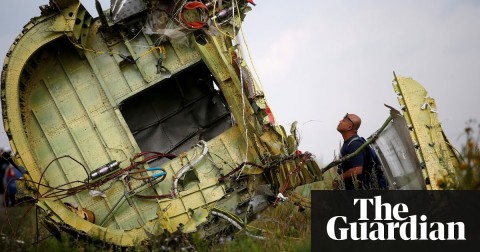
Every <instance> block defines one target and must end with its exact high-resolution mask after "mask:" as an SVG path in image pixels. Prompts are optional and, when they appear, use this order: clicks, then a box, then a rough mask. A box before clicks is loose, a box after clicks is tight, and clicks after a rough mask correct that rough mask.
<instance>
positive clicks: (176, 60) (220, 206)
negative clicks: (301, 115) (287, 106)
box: [1, 0, 458, 246]
mask: <svg viewBox="0 0 480 252" xmlns="http://www.w3.org/2000/svg"><path fill="white" fill-rule="evenodd" d="M96 4H97V10H98V12H99V16H98V17H97V18H92V16H91V15H90V14H89V13H88V12H87V10H86V9H85V8H84V7H83V5H82V4H81V3H80V2H79V1H78V0H51V1H50V4H49V5H46V6H41V7H40V9H41V16H39V17H35V18H33V19H31V21H30V22H29V23H28V24H27V25H25V27H24V29H23V30H22V32H21V34H20V35H19V36H18V37H17V38H16V39H15V42H14V43H13V45H12V46H11V47H10V49H9V51H8V53H7V56H6V58H5V62H4V66H3V72H2V76H1V82H2V89H1V100H2V109H3V122H4V126H5V131H6V133H7V135H8V137H9V139H10V146H11V148H12V151H13V153H14V156H13V157H12V158H11V162H12V163H14V164H16V165H17V167H18V168H19V169H26V170H24V172H25V173H24V178H23V179H21V180H18V181H17V185H18V186H19V187H20V189H21V190H20V191H21V193H22V194H24V195H29V196H30V197H32V198H34V199H35V202H36V204H37V206H38V207H39V208H40V209H42V210H43V213H44V214H43V219H44V223H45V224H46V226H47V227H48V228H49V229H50V230H52V231H53V232H55V230H63V231H68V232H74V233H76V234H77V235H81V236H85V237H90V238H94V239H99V240H103V241H107V242H110V243H112V244H116V245H119V246H133V245H135V244H136V243H138V242H142V241H148V240H149V239H151V238H152V237H155V235H160V234H163V233H173V232H183V233H190V232H198V233H200V234H201V235H202V236H211V235H214V234H216V233H219V232H220V231H222V230H225V229H227V228H232V229H245V230H246V232H247V234H251V235H254V236H255V235H257V234H256V233H255V232H254V230H249V228H248V226H247V225H246V223H247V222H248V221H249V220H251V219H252V218H253V216H255V215H256V213H258V212H260V211H262V210H264V209H265V208H267V207H269V206H272V205H275V204H277V203H278V201H281V200H285V199H287V198H288V199H289V200H291V201H294V203H296V204H299V205H305V206H308V202H306V201H305V200H303V199H301V198H299V197H297V196H296V195H295V194H292V193H291V191H292V190H293V189H294V188H296V187H298V186H300V185H304V184H308V183H312V182H315V181H320V180H322V172H325V171H326V170H327V169H328V168H329V167H327V168H324V169H323V170H321V169H320V168H319V167H318V166H317V164H316V163H315V161H314V160H313V159H312V155H311V154H310V153H308V152H304V153H302V152H300V151H298V150H297V147H298V141H297V138H296V130H295V127H292V129H291V130H290V134H287V133H286V132H285V130H284V129H283V127H282V126H280V125H277V124H275V119H274V116H273V114H272V113H271V110H270V108H269V107H268V105H267V102H266V100H265V96H264V94H263V91H262V90H261V88H260V87H259V85H258V84H257V82H256V81H255V78H253V76H252V74H251V73H250V71H249V69H248V67H247V66H246V64H245V61H244V60H243V54H242V53H241V46H240V44H239V43H238V41H239V39H237V38H236V36H237V35H238V34H237V33H238V31H239V28H240V25H241V23H242V21H243V19H244V17H245V13H246V12H247V11H249V10H250V9H251V7H252V5H254V3H253V1H251V0H250V1H245V0H239V1H212V0H207V1H173V0H171V1H155V0H150V1H147V0H145V1H142V0H128V1H126V0H112V1H111V8H110V10H107V11H103V10H102V7H101V6H100V4H99V2H98V1H97V2H96ZM394 87H395V91H396V92H397V94H398V95H399V100H400V104H401V106H402V112H403V115H401V114H400V113H399V112H396V111H395V110H391V111H392V112H391V114H392V115H391V117H390V118H389V119H388V120H387V121H386V124H385V125H384V127H382V130H381V132H380V131H379V132H377V133H376V134H374V135H373V137H372V138H371V140H372V141H373V140H375V141H374V144H375V147H376V150H377V152H379V155H380V156H381V158H382V163H383V166H384V168H385V170H386V171H385V172H386V174H387V178H388V180H389V182H390V188H391V189H442V188H448V187H450V186H452V185H454V184H455V183H456V179H455V166H457V165H458V161H457V159H456V156H455V153H454V152H453V150H452V148H451V146H450V145H449V144H448V141H447V140H446V138H445V136H444V135H443V132H442V130H441V128H440V124H439V122H438V120H437V117H436V114H435V104H434V102H433V99H430V98H425V97H426V92H425V90H424V89H423V88H422V87H421V86H420V85H419V84H418V83H416V82H414V81H413V80H411V79H408V78H401V77H395V80H394ZM293 125H295V124H293ZM398 154H401V155H398ZM152 239H153V238H152Z"/></svg>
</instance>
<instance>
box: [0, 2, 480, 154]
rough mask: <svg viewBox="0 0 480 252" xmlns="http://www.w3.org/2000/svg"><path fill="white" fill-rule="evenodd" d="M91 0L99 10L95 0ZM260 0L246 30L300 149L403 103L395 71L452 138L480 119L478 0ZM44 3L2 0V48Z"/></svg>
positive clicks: (374, 121) (372, 126) (370, 122)
mask: <svg viewBox="0 0 480 252" xmlns="http://www.w3.org/2000/svg"><path fill="white" fill-rule="evenodd" d="M83 2H84V3H85V4H86V5H88V9H91V10H94V8H93V6H94V2H95V1H94V0H84V1H83ZM101 2H102V3H103V5H104V7H107V6H108V3H109V1H108V0H106V1H105V0H104V1H101ZM255 2H256V3H257V6H256V7H253V10H252V11H251V12H249V13H248V14H247V18H246V20H245V22H244V32H245V36H246V39H247V43H248V45H249V48H250V51H251V53H252V57H253V60H254V63H255V66H256V68H257V70H258V73H259V75H260V78H261V80H262V83H263V86H264V88H265V93H266V96H267V99H268V102H269V104H270V107H271V108H272V111H273V113H274V114H275V116H276V119H277V121H278V122H279V123H280V124H282V125H284V127H285V128H286V130H287V131H288V130H289V127H290V123H291V122H293V121H298V122H299V128H300V131H301V137H302V142H301V145H300V149H301V150H303V151H310V152H312V153H313V154H316V155H317V156H318V157H320V158H322V159H323V160H324V162H328V161H330V159H331V158H332V157H333V153H334V150H337V152H338V147H339V144H340V139H341V136H340V134H339V133H338V132H337V131H336V126H337V124H338V121H339V120H340V119H341V118H342V117H343V116H344V115H345V113H347V112H349V113H356V114H358V115H359V116H360V117H361V118H362V120H363V122H362V127H361V128H360V132H359V133H360V135H363V136H368V135H370V134H372V133H373V132H374V131H375V130H376V129H378V128H379V127H380V126H381V125H382V123H383V122H384V121H385V119H386V118H387V117H388V109H387V108H385V107H384V106H383V104H388V105H392V106H394V107H396V108H398V107H399V105H398V102H397V100H396V95H395V93H394V92H393V88H392V85H391V81H392V79H393V73H392V72H393V71H395V72H396V73H397V75H401V76H410V77H413V78H414V79H415V80H417V81H418V82H420V83H421V84H422V85H423V86H424V87H425V88H426V89H427V91H428V92H429V95H430V96H431V97H433V98H435V99H436V102H437V108H438V112H439V118H440V121H441V122H442V126H443V129H444V131H445V133H446V135H447V136H448V138H449V139H450V141H451V142H452V143H453V144H454V146H456V147H460V146H461V144H462V139H461V138H460V136H461V135H462V133H463V129H464V128H465V125H466V121H468V120H469V119H476V120H478V119H480V112H479V108H480V99H479V98H478V95H479V94H480V92H479V91H480V1H478V0H471V1H466V0H465V1H462V0H435V1H434V0H430V1H422V0H402V1H393V0H391V1H386V0H376V1H374V0H370V1H368V0H331V1H320V0H317V1H300V0H297V1H275V0H256V1H255ZM46 3H48V0H41V1H40V0H37V1H34V0H21V1H2V3H1V5H0V6H1V8H0V23H1V24H2V28H1V29H0V55H2V56H1V57H2V58H3V57H4V55H5V54H6V52H7V50H8V48H9V46H10V44H11V43H12V42H13V40H14V38H15V37H16V36H17V34H18V33H19V32H20V31H21V29H22V27H23V25H24V24H26V23H27V22H28V20H29V19H30V18H31V17H33V16H36V15H39V14H40V11H39V9H38V6H39V5H42V4H46ZM95 16H96V14H95ZM477 125H478V123H477V124H475V125H474V126H475V127H477ZM0 131H1V132H0V133H1V146H2V147H4V148H5V147H6V146H8V141H7V140H6V137H5V136H4V130H3V127H2V129H1V130H0Z"/></svg>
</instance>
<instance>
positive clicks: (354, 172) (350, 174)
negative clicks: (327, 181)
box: [340, 165, 363, 182]
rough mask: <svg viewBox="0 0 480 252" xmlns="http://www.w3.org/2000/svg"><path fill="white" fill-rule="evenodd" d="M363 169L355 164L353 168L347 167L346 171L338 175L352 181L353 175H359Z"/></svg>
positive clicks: (344, 179)
mask: <svg viewBox="0 0 480 252" xmlns="http://www.w3.org/2000/svg"><path fill="white" fill-rule="evenodd" d="M362 171H363V166H361V165H360V166H356V167H353V168H350V169H348V170H347V171H346V172H344V173H342V174H340V177H342V179H343V181H345V182H347V181H352V178H353V176H357V177H358V176H360V174H362Z"/></svg>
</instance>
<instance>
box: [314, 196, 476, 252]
mask: <svg viewBox="0 0 480 252" xmlns="http://www.w3.org/2000/svg"><path fill="white" fill-rule="evenodd" d="M479 245H480V191H341V190H335V191H312V251H387V252H393V251H403V252H405V251H407V252H411V251H435V252H439V251H449V252H456V251H472V249H473V250H475V251H476V250H478V247H480V246H479ZM467 249H468V250H467Z"/></svg>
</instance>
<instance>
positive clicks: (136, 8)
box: [110, 0, 147, 23]
mask: <svg viewBox="0 0 480 252" xmlns="http://www.w3.org/2000/svg"><path fill="white" fill-rule="evenodd" d="M146 8H147V6H146V5H145V2H144V1H143V0H111V1H110V12H111V15H112V21H113V23H117V22H119V21H122V20H124V19H125V18H128V17H131V16H133V15H135V14H137V13H140V12H142V11H144V10H145V9H146Z"/></svg>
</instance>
